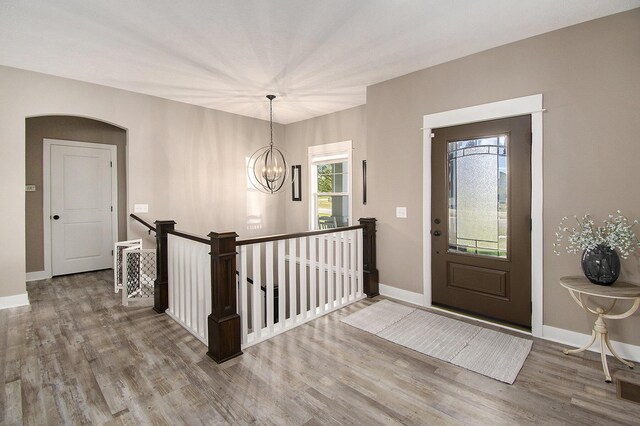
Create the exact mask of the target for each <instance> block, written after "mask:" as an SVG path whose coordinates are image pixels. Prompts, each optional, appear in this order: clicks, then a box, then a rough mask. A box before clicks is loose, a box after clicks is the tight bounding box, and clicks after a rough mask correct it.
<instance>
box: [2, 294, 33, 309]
mask: <svg viewBox="0 0 640 426" xmlns="http://www.w3.org/2000/svg"><path fill="white" fill-rule="evenodd" d="M27 305H29V296H28V295H27V293H22V294H15V295H13V296H4V297H0V309H9V308H17V307H18V306H27Z"/></svg>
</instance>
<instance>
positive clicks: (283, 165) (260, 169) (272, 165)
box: [249, 95, 288, 194]
mask: <svg viewBox="0 0 640 426" xmlns="http://www.w3.org/2000/svg"><path fill="white" fill-rule="evenodd" d="M275 98H276V97H275V96H274V95H267V99H269V123H270V125H271V139H270V143H269V145H267V146H263V147H262V148H260V149H258V150H257V151H256V152H254V153H253V155H252V156H251V158H250V159H249V180H250V181H251V184H252V185H253V186H254V187H255V188H256V189H258V190H259V191H261V192H264V193H266V194H275V193H277V192H280V191H281V190H282V189H284V188H285V185H284V184H285V181H286V180H287V176H288V167H287V160H285V158H284V154H283V153H282V151H281V150H280V149H279V148H278V147H276V146H274V145H273V100H274V99H275Z"/></svg>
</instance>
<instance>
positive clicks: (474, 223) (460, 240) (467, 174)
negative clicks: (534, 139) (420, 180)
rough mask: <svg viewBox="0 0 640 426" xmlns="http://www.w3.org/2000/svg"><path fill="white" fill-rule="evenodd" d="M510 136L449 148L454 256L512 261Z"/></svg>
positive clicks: (462, 142)
mask: <svg viewBox="0 0 640 426" xmlns="http://www.w3.org/2000/svg"><path fill="white" fill-rule="evenodd" d="M507 146H508V137H507V135H496V136H489V137H483V138H480V139H466V140H458V141H452V142H448V143H447V163H448V164H447V167H448V182H447V188H448V196H449V202H448V218H449V232H448V235H449V244H448V251H449V252H450V253H469V254H476V255H482V256H492V257H498V258H506V257H507V248H508V240H507V226H508V220H507V219H508V210H507V209H508V181H509V179H508V161H507Z"/></svg>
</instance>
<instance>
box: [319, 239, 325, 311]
mask: <svg viewBox="0 0 640 426" xmlns="http://www.w3.org/2000/svg"><path fill="white" fill-rule="evenodd" d="M326 241H327V240H326V238H325V236H324V235H322V236H320V237H318V265H319V267H320V268H319V270H318V290H319V295H318V305H319V308H320V314H323V313H324V311H325V307H326V292H325V291H326V286H325V270H326V263H325V257H326V256H325V254H326V251H325V250H326Z"/></svg>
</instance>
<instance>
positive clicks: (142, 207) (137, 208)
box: [133, 204, 149, 213]
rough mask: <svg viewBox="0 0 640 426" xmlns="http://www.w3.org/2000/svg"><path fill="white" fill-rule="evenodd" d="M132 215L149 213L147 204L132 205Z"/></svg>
mask: <svg viewBox="0 0 640 426" xmlns="http://www.w3.org/2000/svg"><path fill="white" fill-rule="evenodd" d="M133 212H134V213H149V204H134V205H133Z"/></svg>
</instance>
